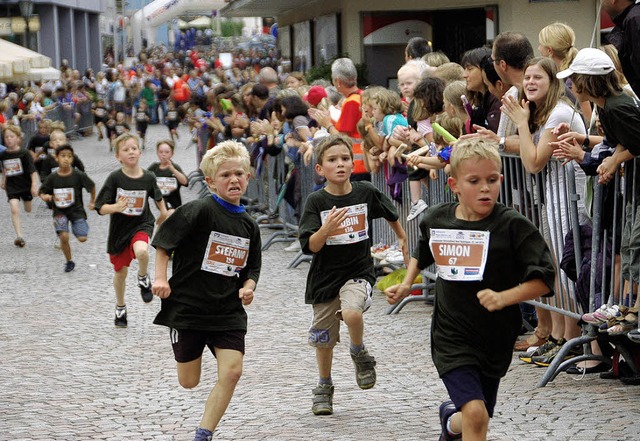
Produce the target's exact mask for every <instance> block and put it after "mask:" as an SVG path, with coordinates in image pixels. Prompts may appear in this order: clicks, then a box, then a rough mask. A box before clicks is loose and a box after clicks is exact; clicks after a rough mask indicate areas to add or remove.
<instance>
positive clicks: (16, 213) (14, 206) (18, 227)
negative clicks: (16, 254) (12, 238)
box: [9, 199, 22, 237]
mask: <svg viewBox="0 0 640 441" xmlns="http://www.w3.org/2000/svg"><path fill="white" fill-rule="evenodd" d="M9 205H10V206H11V223H12V224H13V229H14V230H15V232H16V236H18V237H22V224H21V223H20V200H19V199H10V200H9Z"/></svg>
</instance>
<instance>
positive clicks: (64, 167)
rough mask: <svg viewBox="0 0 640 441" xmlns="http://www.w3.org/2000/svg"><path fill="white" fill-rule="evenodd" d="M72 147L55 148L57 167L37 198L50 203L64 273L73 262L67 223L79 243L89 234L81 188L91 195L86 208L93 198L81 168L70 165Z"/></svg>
mask: <svg viewBox="0 0 640 441" xmlns="http://www.w3.org/2000/svg"><path fill="white" fill-rule="evenodd" d="M73 159H74V154H73V147H71V146H70V145H69V144H64V145H62V146H60V147H58V148H57V149H56V160H57V162H58V169H57V170H56V171H55V172H53V173H51V174H50V175H49V176H48V177H47V179H46V180H45V181H44V183H43V184H42V185H41V186H40V191H39V193H40V198H41V199H42V200H43V201H45V202H49V203H52V208H53V226H54V227H55V230H56V234H57V235H58V237H59V238H60V248H61V249H62V252H63V253H64V257H65V258H66V259H67V263H66V264H65V266H64V271H65V272H66V273H68V272H70V271H73V269H74V268H75V266H76V264H75V263H74V262H73V260H72V259H71V246H70V244H69V222H71V229H72V231H73V234H74V235H75V236H76V238H77V239H78V241H79V242H86V240H87V236H88V234H89V224H87V213H86V212H85V211H84V206H83V203H82V189H83V188H84V189H85V190H87V191H88V192H89V193H90V194H91V202H89V210H93V208H94V204H95V200H96V186H95V184H94V183H93V181H92V180H91V179H90V178H89V177H88V176H87V175H86V174H85V173H84V172H82V171H80V170H78V169H76V168H74V167H73Z"/></svg>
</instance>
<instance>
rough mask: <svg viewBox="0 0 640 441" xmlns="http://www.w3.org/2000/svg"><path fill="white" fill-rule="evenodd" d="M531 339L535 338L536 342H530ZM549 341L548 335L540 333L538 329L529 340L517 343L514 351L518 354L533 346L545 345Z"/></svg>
mask: <svg viewBox="0 0 640 441" xmlns="http://www.w3.org/2000/svg"><path fill="white" fill-rule="evenodd" d="M531 338H535V339H536V340H535V341H533V342H531V341H530V339H531ZM548 339H549V336H548V335H547V336H545V335H543V334H542V333H541V332H540V331H538V328H536V330H535V331H534V333H533V335H530V336H529V338H526V339H524V340H519V341H517V342H516V344H515V345H514V346H513V350H514V351H516V352H523V351H526V350H527V349H529V348H530V347H532V346H540V345H543V344H544V343H545V342H546V341H547V340H548Z"/></svg>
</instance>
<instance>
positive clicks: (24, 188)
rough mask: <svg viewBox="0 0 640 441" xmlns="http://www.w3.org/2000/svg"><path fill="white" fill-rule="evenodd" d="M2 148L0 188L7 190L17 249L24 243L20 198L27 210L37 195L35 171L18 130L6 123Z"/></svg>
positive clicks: (27, 210)
mask: <svg viewBox="0 0 640 441" xmlns="http://www.w3.org/2000/svg"><path fill="white" fill-rule="evenodd" d="M2 136H3V140H4V143H5V145H6V150H4V151H2V152H0V164H2V180H1V181H0V187H2V189H3V190H4V191H6V192H7V199H8V200H9V206H10V207H11V223H12V224H13V229H14V230H15V232H16V240H14V241H13V244H14V245H15V246H17V247H19V248H22V247H24V246H25V241H24V239H23V238H22V222H20V200H22V201H23V203H24V211H25V212H27V213H30V212H31V208H32V206H31V205H32V202H31V201H32V200H33V197H34V196H37V195H38V172H37V171H36V168H35V166H34V165H33V159H32V158H31V154H30V153H29V152H28V151H27V150H26V149H23V148H22V138H23V134H22V130H21V129H20V127H18V126H16V125H14V124H7V125H6V126H4V128H3V129H2Z"/></svg>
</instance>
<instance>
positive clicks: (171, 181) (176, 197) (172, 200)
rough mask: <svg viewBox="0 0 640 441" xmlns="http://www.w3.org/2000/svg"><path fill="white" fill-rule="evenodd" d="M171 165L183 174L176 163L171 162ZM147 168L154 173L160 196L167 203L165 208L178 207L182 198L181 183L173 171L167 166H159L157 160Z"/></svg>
mask: <svg viewBox="0 0 640 441" xmlns="http://www.w3.org/2000/svg"><path fill="white" fill-rule="evenodd" d="M172 163H173V161H172ZM173 166H174V167H175V168H176V170H178V171H179V172H180V173H182V174H184V172H183V171H182V168H180V166H179V165H178V164H176V163H173ZM148 170H149V171H150V172H152V173H153V174H154V175H156V181H157V183H158V187H159V188H160V191H161V192H162V197H163V198H164V201H165V203H166V204H167V208H178V207H179V206H180V205H182V198H181V197H180V187H181V186H182V184H180V181H178V179H177V178H176V177H175V176H174V175H173V173H171V171H170V170H169V169H168V168H165V169H162V168H160V163H159V162H154V163H153V164H151V165H150V166H149V168H148Z"/></svg>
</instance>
